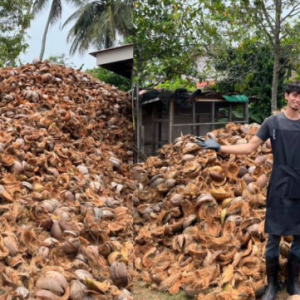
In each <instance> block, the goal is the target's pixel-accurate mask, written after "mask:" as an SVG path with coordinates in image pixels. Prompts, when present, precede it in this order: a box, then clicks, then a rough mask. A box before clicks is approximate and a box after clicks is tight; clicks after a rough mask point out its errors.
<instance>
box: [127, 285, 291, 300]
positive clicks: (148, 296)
mask: <svg viewBox="0 0 300 300" xmlns="http://www.w3.org/2000/svg"><path fill="white" fill-rule="evenodd" d="M288 297H289V295H288V294H287V293H286V292H285V291H280V292H279V293H278V295H277V297H276V300H287V299H288ZM133 299H134V300H192V299H193V298H190V297H187V296H186V295H185V294H184V293H179V294H178V295H174V296H171V295H169V294H167V293H160V292H157V291H154V290H152V289H151V288H150V287H148V286H147V285H145V284H144V283H142V282H135V283H134V289H133Z"/></svg>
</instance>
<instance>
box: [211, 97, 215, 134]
mask: <svg viewBox="0 0 300 300" xmlns="http://www.w3.org/2000/svg"><path fill="white" fill-rule="evenodd" d="M211 122H212V123H213V124H212V125H211V129H212V130H214V129H215V102H212V103H211Z"/></svg>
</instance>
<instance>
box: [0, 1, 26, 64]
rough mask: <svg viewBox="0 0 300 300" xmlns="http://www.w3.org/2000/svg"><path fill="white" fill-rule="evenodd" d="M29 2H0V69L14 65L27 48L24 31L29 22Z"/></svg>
mask: <svg viewBox="0 0 300 300" xmlns="http://www.w3.org/2000/svg"><path fill="white" fill-rule="evenodd" d="M31 4H32V1H30V0H1V1H0V67H3V66H6V65H8V64H9V65H15V64H16V61H17V58H18V56H19V55H20V53H21V52H24V51H25V50H26V48H27V46H28V45H27V44H26V43H25V38H26V35H25V30H26V29H27V28H28V27H29V25H30V21H31V15H30V7H31Z"/></svg>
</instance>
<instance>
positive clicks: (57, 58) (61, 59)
mask: <svg viewBox="0 0 300 300" xmlns="http://www.w3.org/2000/svg"><path fill="white" fill-rule="evenodd" d="M47 60H49V61H50V62H51V63H53V64H58V65H62V66H65V67H67V68H70V69H76V66H75V65H74V63H73V62H71V61H70V58H69V57H68V56H67V55H66V54H65V53H62V54H57V55H51V56H50V57H49V58H48V59H47Z"/></svg>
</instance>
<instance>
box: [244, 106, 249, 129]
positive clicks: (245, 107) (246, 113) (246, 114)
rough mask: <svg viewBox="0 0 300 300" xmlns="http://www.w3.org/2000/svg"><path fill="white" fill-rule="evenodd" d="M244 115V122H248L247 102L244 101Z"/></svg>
mask: <svg viewBox="0 0 300 300" xmlns="http://www.w3.org/2000/svg"><path fill="white" fill-rule="evenodd" d="M244 116H245V121H246V124H249V103H248V102H246V103H245V106H244Z"/></svg>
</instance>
